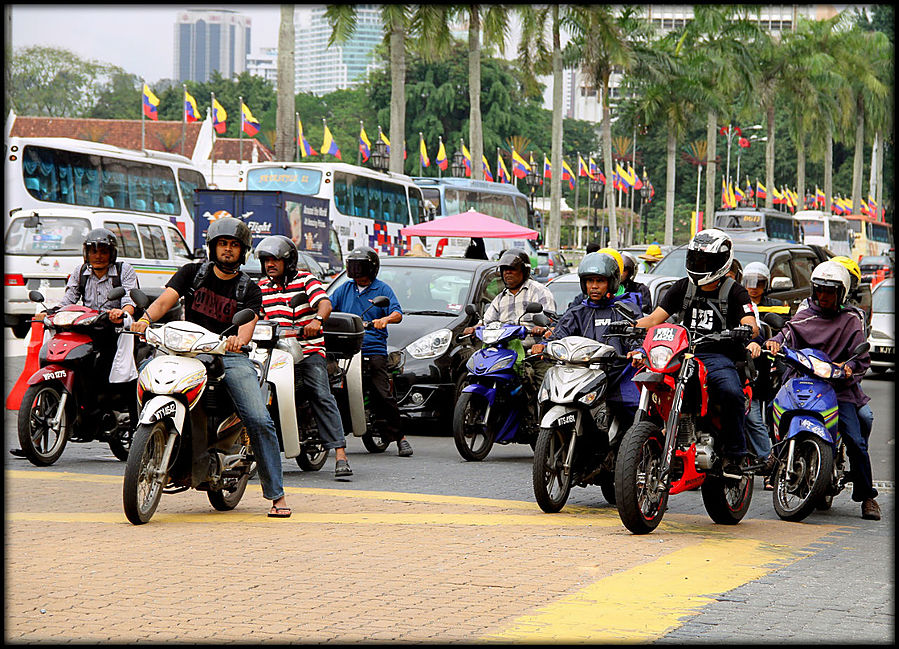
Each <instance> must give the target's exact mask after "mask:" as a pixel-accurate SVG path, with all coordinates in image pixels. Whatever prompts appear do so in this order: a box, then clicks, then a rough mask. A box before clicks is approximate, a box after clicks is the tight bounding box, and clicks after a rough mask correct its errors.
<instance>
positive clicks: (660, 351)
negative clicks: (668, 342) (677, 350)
mask: <svg viewBox="0 0 899 649" xmlns="http://www.w3.org/2000/svg"><path fill="white" fill-rule="evenodd" d="M672 356H674V350H672V349H669V348H668V347H654V348H653V349H651V350H650V352H649V364H650V365H651V366H652V367H654V368H656V369H663V368H664V367H665V366H666V365H667V364H668V361H670V360H671V357H672Z"/></svg>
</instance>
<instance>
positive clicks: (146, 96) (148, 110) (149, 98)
mask: <svg viewBox="0 0 899 649" xmlns="http://www.w3.org/2000/svg"><path fill="white" fill-rule="evenodd" d="M142 102H143V106H144V115H146V116H147V117H149V118H150V119H152V120H159V112H158V111H157V110H156V108H157V106H159V97H157V96H156V95H154V94H153V91H152V90H150V86H148V85H147V84H144V92H143V99H142Z"/></svg>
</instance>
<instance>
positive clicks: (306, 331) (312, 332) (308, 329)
mask: <svg viewBox="0 0 899 649" xmlns="http://www.w3.org/2000/svg"><path fill="white" fill-rule="evenodd" d="M321 330H322V323H321V321H319V320H311V321H310V322H309V323H308V324H307V325H306V326H305V327H303V335H304V336H305V337H306V338H315V337H316V336H318V335H319V334H320V333H321Z"/></svg>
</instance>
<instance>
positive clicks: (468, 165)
mask: <svg viewBox="0 0 899 649" xmlns="http://www.w3.org/2000/svg"><path fill="white" fill-rule="evenodd" d="M462 162H464V163H465V175H466V176H468V177H471V152H469V150H468V147H466V146H465V143H464V142H463V143H462Z"/></svg>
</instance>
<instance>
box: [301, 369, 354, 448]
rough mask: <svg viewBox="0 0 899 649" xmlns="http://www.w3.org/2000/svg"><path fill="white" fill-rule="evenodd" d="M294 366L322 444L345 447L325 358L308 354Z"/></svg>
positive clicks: (324, 445) (326, 446) (330, 446)
mask: <svg viewBox="0 0 899 649" xmlns="http://www.w3.org/2000/svg"><path fill="white" fill-rule="evenodd" d="M294 367H295V368H296V372H297V379H298V380H299V381H300V382H301V383H302V388H301V389H302V390H303V395H304V396H305V397H306V398H307V399H309V404H310V405H311V406H312V414H314V415H315V421H316V422H317V423H318V434H319V435H320V436H321V438H322V442H323V444H322V446H323V447H325V448H327V449H332V448H346V438H345V437H344V434H343V421H342V420H341V419H340V410H339V409H338V408H337V400H336V399H335V398H334V395H333V394H331V386H330V384H329V383H328V366H327V364H326V363H325V359H324V358H322V357H321V355H320V354H309V355H307V356H306V357H305V358H303V360H302V361H300V362H299V363H298V364H297V365H294Z"/></svg>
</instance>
